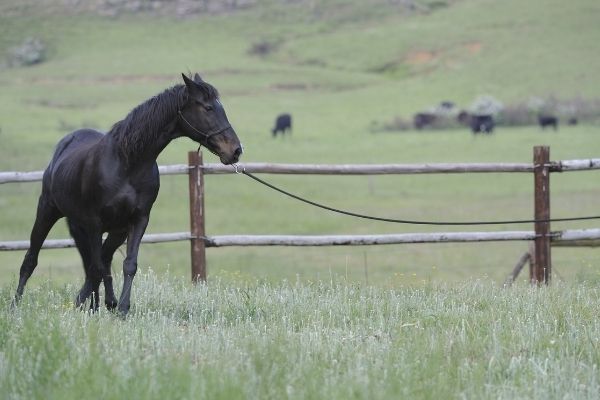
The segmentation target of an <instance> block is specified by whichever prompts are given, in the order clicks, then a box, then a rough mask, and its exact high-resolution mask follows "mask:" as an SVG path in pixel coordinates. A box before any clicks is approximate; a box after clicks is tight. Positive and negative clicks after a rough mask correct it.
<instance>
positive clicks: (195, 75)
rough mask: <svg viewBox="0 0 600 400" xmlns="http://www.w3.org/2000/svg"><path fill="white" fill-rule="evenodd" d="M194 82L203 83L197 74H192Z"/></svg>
mask: <svg viewBox="0 0 600 400" xmlns="http://www.w3.org/2000/svg"><path fill="white" fill-rule="evenodd" d="M194 82H197V83H200V82H203V81H202V78H200V74H198V73H197V72H196V73H195V74H194Z"/></svg>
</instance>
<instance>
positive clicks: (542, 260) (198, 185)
mask: <svg viewBox="0 0 600 400" xmlns="http://www.w3.org/2000/svg"><path fill="white" fill-rule="evenodd" d="M239 168H240V169H242V168H243V169H244V170H245V171H248V172H251V173H269V174H316V175H386V174H440V173H486V172H495V173H498V172H505V173H532V174H533V177H534V179H533V180H534V216H533V217H534V219H535V220H542V221H538V222H536V223H535V224H534V230H533V231H500V232H446V233H407V234H387V235H317V236H298V235H222V236H207V235H206V233H205V231H204V215H205V214H204V211H205V210H204V175H205V174H232V173H235V172H236V171H235V169H234V168H233V167H231V166H225V165H221V164H204V163H203V162H202V154H201V153H198V152H190V153H188V164H187V165H183V164H181V165H167V166H160V167H159V171H160V173H161V175H176V174H186V175H188V179H189V195H190V232H176V233H159V234H146V235H144V238H143V240H142V242H143V243H161V242H172V241H182V240H186V241H190V244H191V272H192V280H193V281H194V282H196V281H204V280H206V248H207V247H224V246H338V245H345V246H356V245H383V244H402V243H449V242H489V241H514V240H525V241H530V242H532V243H533V252H532V253H533V254H531V257H530V259H531V260H532V261H533V263H532V268H531V270H530V278H531V280H532V281H533V282H536V283H541V282H545V283H548V282H549V281H550V278H551V270H552V262H551V245H552V246H554V245H559V246H592V247H595V246H600V229H577V230H564V231H554V232H552V231H551V230H550V222H544V220H547V219H550V217H551V214H550V174H551V173H552V172H569V171H583V170H594V169H600V159H589V160H568V161H557V162H552V161H550V149H549V147H547V146H537V147H534V151H533V163H531V164H529V163H464V164H461V163H458V164H441V163H434V164H385V165H314V164H310V165H309V164H269V163H246V164H240V165H239ZM42 174H43V171H35V172H0V184H2V183H9V182H32V181H40V180H41V178H42ZM73 246H74V243H73V241H72V240H70V239H60V240H46V241H45V242H44V246H43V247H44V248H65V247H73ZM28 247H29V241H9V242H0V251H7V250H26V249H27V248H28ZM523 259H524V258H523ZM524 262H525V261H523V263H524ZM518 265H519V264H518ZM521 266H522V265H521Z"/></svg>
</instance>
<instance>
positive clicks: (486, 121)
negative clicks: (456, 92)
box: [457, 111, 496, 135]
mask: <svg viewBox="0 0 600 400" xmlns="http://www.w3.org/2000/svg"><path fill="white" fill-rule="evenodd" d="M457 120H458V122H460V123H462V124H463V125H466V126H468V127H470V128H471V131H472V132H473V134H475V135H477V134H479V133H486V134H490V133H492V132H493V131H494V127H495V126H496V123H495V122H494V117H493V116H491V115H487V114H483V115H474V114H469V113H468V112H466V111H461V112H460V113H459V114H458V116H457Z"/></svg>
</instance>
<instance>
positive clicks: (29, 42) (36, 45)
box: [7, 38, 46, 67]
mask: <svg viewBox="0 0 600 400" xmlns="http://www.w3.org/2000/svg"><path fill="white" fill-rule="evenodd" d="M45 60H46V46H45V45H44V43H43V42H42V41H41V40H40V39H38V38H27V39H25V40H24V41H23V43H21V44H20V45H18V46H15V47H12V48H10V49H9V50H8V60H7V61H8V65H9V66H10V67H23V66H30V65H35V64H39V63H41V62H44V61H45Z"/></svg>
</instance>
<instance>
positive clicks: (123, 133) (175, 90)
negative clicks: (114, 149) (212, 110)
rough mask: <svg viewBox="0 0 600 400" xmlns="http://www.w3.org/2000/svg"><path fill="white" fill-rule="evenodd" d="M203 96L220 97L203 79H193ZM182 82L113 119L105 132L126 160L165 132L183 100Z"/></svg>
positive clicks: (184, 95)
mask: <svg viewBox="0 0 600 400" xmlns="http://www.w3.org/2000/svg"><path fill="white" fill-rule="evenodd" d="M196 83H197V87H198V88H199V89H200V91H201V93H202V95H203V96H204V98H205V99H206V100H209V101H210V100H215V99H218V98H219V92H218V91H217V89H216V88H215V87H214V86H212V85H211V84H209V83H206V82H204V81H199V82H196ZM186 93H187V92H186V90H185V85H182V84H179V85H175V86H173V87H171V88H168V89H166V90H164V91H163V92H162V93H159V94H157V95H156V96H153V97H151V98H150V99H148V100H146V101H145V102H143V103H142V104H140V105H138V106H136V107H135V108H134V109H133V110H131V112H129V114H128V115H127V116H126V117H125V118H124V119H123V120H121V121H119V122H117V123H115V124H114V125H113V126H112V128H111V129H110V131H108V133H107V136H111V137H112V138H114V139H115V141H116V142H117V144H118V145H119V147H120V150H121V154H122V155H123V157H124V158H125V160H126V161H127V162H132V161H134V160H135V159H136V158H137V157H139V156H142V154H143V151H144V149H145V148H146V147H147V146H148V145H149V144H152V143H155V142H156V141H157V139H158V138H159V136H160V135H161V134H164V133H165V131H164V130H165V127H166V125H167V124H168V123H169V122H171V121H172V120H173V119H174V118H175V117H176V116H177V112H178V110H179V108H180V107H181V106H182V105H183V104H184V103H185V101H186Z"/></svg>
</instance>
